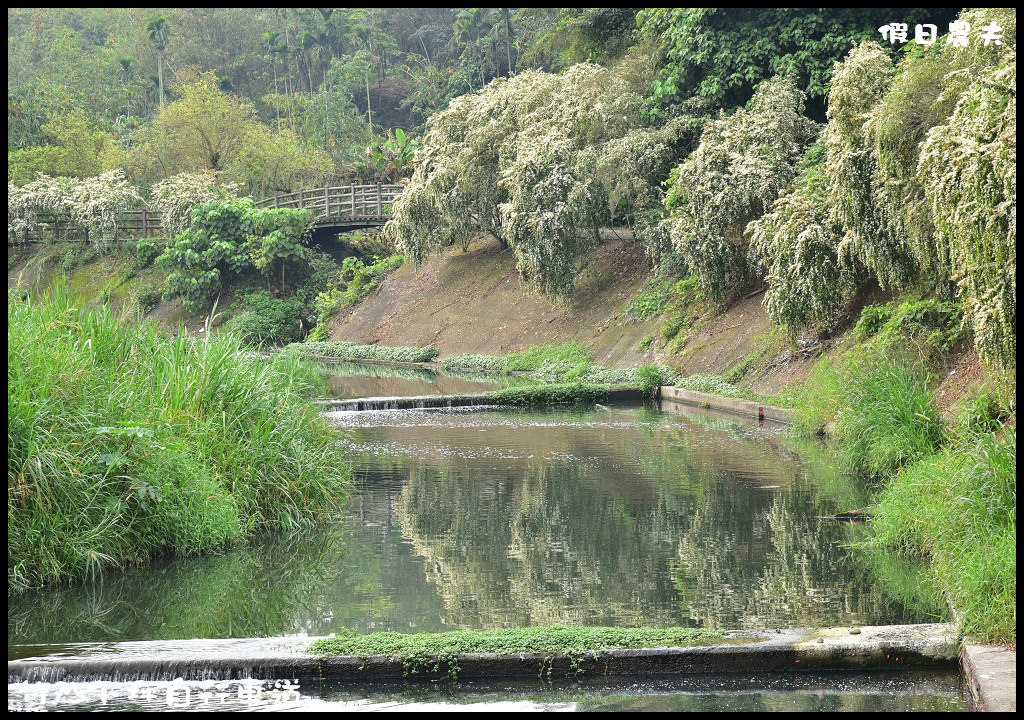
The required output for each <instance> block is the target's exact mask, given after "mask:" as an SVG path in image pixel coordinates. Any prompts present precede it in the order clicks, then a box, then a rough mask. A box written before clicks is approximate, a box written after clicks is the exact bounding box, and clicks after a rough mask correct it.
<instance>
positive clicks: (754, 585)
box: [397, 426, 892, 627]
mask: <svg viewBox="0 0 1024 720" xmlns="http://www.w3.org/2000/svg"><path fill="white" fill-rule="evenodd" d="M548 432H549V436H548V437H546V438H545V440H544V447H545V448H549V449H550V448H551V447H557V448H558V450H559V451H564V452H570V451H571V452H570V454H571V455H573V456H575V457H576V458H584V459H585V461H567V460H551V459H550V455H549V456H548V457H547V459H534V460H530V461H523V460H521V459H520V460H512V461H510V462H509V463H508V465H507V466H506V468H505V469H504V470H502V471H501V472H500V473H496V472H493V471H490V472H475V468H474V466H473V464H472V463H471V462H458V461H453V462H448V463H443V464H442V463H429V464H428V463H417V464H415V465H413V464H412V463H410V467H408V468H407V470H406V472H407V475H406V482H405V486H404V488H403V490H402V493H401V495H400V497H399V500H398V503H397V511H398V516H399V519H400V522H401V525H402V528H403V533H404V534H405V535H406V537H408V538H409V539H410V540H411V542H412V544H413V547H414V549H415V551H416V553H417V554H419V555H421V556H422V557H423V558H425V559H426V562H425V568H426V574H427V577H428V579H429V581H430V582H431V584H433V585H434V586H436V587H437V588H438V591H439V593H440V595H441V598H442V603H443V605H444V608H445V612H446V616H445V622H446V623H447V624H451V625H456V626H462V627H500V626H515V625H540V624H551V623H577V624H598V623H607V624H616V625H630V624H637V623H644V624H648V625H674V624H700V625H710V626H717V627H736V626H747V627H752V626H758V625H760V626H766V625H767V626H774V625H786V626H793V625H802V624H808V625H813V624H820V623H825V622H829V623H833V622H847V621H850V622H863V621H865V620H867V619H874V620H877V618H878V617H880V616H888V615H891V614H892V611H891V609H890V608H889V607H888V606H887V604H886V603H885V602H884V600H883V598H882V597H881V594H880V592H878V591H875V590H874V589H872V588H871V587H868V586H865V584H864V583H863V582H861V581H859V580H858V579H856V578H853V577H851V576H850V571H849V568H848V562H847V561H846V559H845V553H844V551H842V550H841V549H839V548H837V547H836V545H837V544H838V543H842V542H843V541H844V539H845V530H846V528H844V527H842V526H839V525H836V524H833V523H827V522H823V521H821V520H820V519H819V516H821V515H823V514H827V513H829V512H832V511H833V509H832V508H831V507H830V506H829V504H828V503H824V504H823V503H822V500H821V499H820V498H819V497H818V496H817V494H816V493H815V492H814V489H815V488H814V481H813V479H811V478H809V477H807V476H806V474H805V473H804V471H803V470H802V469H801V467H800V465H799V464H798V463H795V462H793V461H792V460H789V459H786V458H781V457H778V456H777V455H776V454H775V453H774V452H766V451H765V447H764V445H763V444H758V442H757V440H756V439H753V438H737V437H736V436H735V435H734V434H731V433H727V432H724V431H722V430H721V429H715V428H694V427H690V426H684V427H683V428H682V429H678V428H676V429H673V430H672V431H670V432H664V431H659V432H655V433H653V435H651V434H650V433H647V434H648V435H649V436H648V437H639V436H638V433H635V432H631V433H626V434H624V435H623V437H622V438H621V439H620V440H617V441H616V442H615V443H612V444H613V445H614V447H613V448H612V450H613V451H614V452H613V454H614V457H612V458H609V457H601V453H605V454H606V455H607V454H608V453H609V452H610V451H609V448H608V446H607V443H608V442H610V441H608V440H607V438H605V443H606V444H605V445H602V446H601V447H600V449H599V448H598V447H597V443H596V441H595V439H594V437H593V436H591V437H590V438H589V439H588V437H587V435H588V434H587V433H586V432H580V430H579V429H576V430H575V435H576V437H575V438H574V439H573V440H572V441H569V440H567V439H566V438H562V437H557V436H556V434H555V433H553V432H552V431H548ZM641 443H642V444H641ZM531 447H532V446H531ZM538 456H539V457H540V458H543V457H544V456H543V453H541V452H538ZM595 458H599V459H600V462H596V461H595ZM765 486H778V487H777V488H772V487H765ZM826 507H827V509H825V508H826Z"/></svg>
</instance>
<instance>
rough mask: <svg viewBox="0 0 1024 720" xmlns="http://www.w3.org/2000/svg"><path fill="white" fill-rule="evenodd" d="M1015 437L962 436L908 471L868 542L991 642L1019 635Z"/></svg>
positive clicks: (878, 514) (881, 502) (880, 508)
mask: <svg viewBox="0 0 1024 720" xmlns="http://www.w3.org/2000/svg"><path fill="white" fill-rule="evenodd" d="M1016 467H1017V433H1016V430H1015V429H1014V428H1007V429H1006V431H1005V432H1003V433H1002V435H1001V436H1000V435H997V434H995V433H965V434H964V435H962V436H960V437H959V438H957V440H956V442H954V443H952V444H951V445H949V446H948V447H946V448H944V449H943V450H942V451H941V452H939V453H935V454H933V455H930V456H928V457H926V458H924V459H922V460H920V461H918V462H916V463H914V464H913V465H910V466H909V467H907V468H905V469H904V470H903V471H901V472H900V473H899V474H898V475H897V476H896V477H895V478H893V479H892V480H891V481H890V482H889V483H887V484H886V485H885V487H884V489H883V490H882V491H881V493H880V494H879V496H878V497H877V499H876V502H877V505H876V509H875V517H874V521H873V524H872V527H873V533H872V535H873V537H872V540H871V544H872V546H873V548H874V549H875V550H878V551H881V552H882V553H894V554H896V555H898V556H899V557H902V558H907V559H916V560H920V559H926V560H929V561H930V564H929V567H928V573H929V575H931V577H932V579H933V580H934V582H936V584H938V585H939V586H940V587H943V588H944V589H945V591H946V592H947V594H948V595H949V599H950V600H951V601H952V602H953V605H954V606H955V607H956V609H957V610H958V611H959V612H960V614H961V616H962V618H963V624H964V630H965V631H966V632H968V633H971V634H973V635H977V636H981V637H983V638H985V639H988V640H1001V641H1011V642H1016V636H1017V469H1016Z"/></svg>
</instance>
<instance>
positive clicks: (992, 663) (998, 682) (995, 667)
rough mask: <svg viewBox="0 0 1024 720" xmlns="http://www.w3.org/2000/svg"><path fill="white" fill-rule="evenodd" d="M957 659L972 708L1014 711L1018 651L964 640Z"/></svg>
mask: <svg viewBox="0 0 1024 720" xmlns="http://www.w3.org/2000/svg"><path fill="white" fill-rule="evenodd" d="M960 662H961V664H962V666H963V672H964V678H965V679H966V681H967V686H968V688H970V691H971V698H972V700H973V703H974V709H976V710H981V711H982V712H1016V711H1017V653H1015V652H1014V651H1012V650H1007V649H1006V648H1004V647H1002V646H993V645H973V644H970V643H964V646H963V649H962V650H961V651H960Z"/></svg>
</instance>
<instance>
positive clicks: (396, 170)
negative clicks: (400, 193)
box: [366, 128, 420, 183]
mask: <svg viewBox="0 0 1024 720" xmlns="http://www.w3.org/2000/svg"><path fill="white" fill-rule="evenodd" d="M419 148H420V143H419V141H418V140H417V139H416V138H414V137H412V136H411V135H407V134H406V132H405V131H404V130H402V128H395V129H394V130H393V131H391V130H389V131H388V134H387V136H384V137H379V138H377V139H376V140H375V142H373V143H371V144H370V146H369V147H368V148H366V154H367V155H368V156H369V158H370V163H371V165H372V166H373V167H374V168H376V171H377V172H376V178H375V179H376V180H377V181H378V182H387V183H395V182H398V180H399V179H400V178H404V177H408V176H409V175H411V174H412V168H413V158H414V157H415V155H416V151H417V150H419Z"/></svg>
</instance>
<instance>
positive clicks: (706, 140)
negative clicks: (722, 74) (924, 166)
mask: <svg viewBox="0 0 1024 720" xmlns="http://www.w3.org/2000/svg"><path fill="white" fill-rule="evenodd" d="M803 107H804V97H803V93H802V92H801V91H800V90H799V89H798V88H797V86H796V84H795V83H794V81H793V80H791V79H789V78H782V77H778V76H776V77H774V78H772V79H770V80H766V81H765V82H763V83H761V85H760V86H758V88H757V91H756V92H755V93H754V96H753V97H752V98H751V100H750V102H749V103H748V104H747V106H746V107H745V108H740V109H739V110H737V111H736V112H735V113H734V114H732V115H729V116H726V115H724V114H723V115H722V116H721V117H719V118H718V119H717V120H713V121H711V122H709V123H708V124H707V125H706V126H705V128H704V133H703V134H702V135H701V141H700V145H699V146H698V147H697V149H696V150H695V151H694V152H693V153H691V154H690V156H689V157H687V158H686V160H684V161H683V163H682V164H681V165H680V166H679V167H677V168H676V169H675V170H673V172H672V176H671V178H670V183H671V187H670V189H669V192H668V196H667V197H666V201H665V202H666V208H667V210H668V211H669V213H670V214H669V227H670V231H671V236H672V244H673V247H674V248H675V250H676V252H678V253H680V254H681V255H682V256H683V257H684V258H685V259H686V262H687V264H688V265H689V267H690V269H691V270H692V271H693V272H694V273H695V274H696V276H697V278H698V281H699V282H700V286H701V289H702V291H703V292H704V293H705V294H706V295H707V296H708V297H711V298H715V299H721V298H722V297H723V296H724V294H725V292H726V290H727V289H728V288H729V287H731V286H733V285H734V284H735V282H734V281H735V280H737V279H741V278H743V277H745V276H746V274H747V272H748V268H747V263H746V251H745V248H744V245H743V242H744V241H743V231H744V229H745V228H746V226H747V223H749V222H750V221H751V220H754V219H756V218H758V217H760V216H761V215H762V214H763V213H764V211H765V209H766V208H767V207H768V206H769V205H771V203H772V201H773V200H775V199H776V198H777V197H778V196H779V194H780V193H781V192H782V191H784V190H785V189H786V186H787V184H788V183H789V181H790V180H791V179H792V178H793V176H794V175H795V173H796V162H797V161H798V160H799V159H800V157H801V155H802V154H803V151H804V148H805V147H806V145H807V143H808V142H809V141H810V140H811V139H813V136H814V133H815V132H816V127H815V126H814V123H812V122H811V121H810V120H808V119H807V118H805V117H804V116H803Z"/></svg>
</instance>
